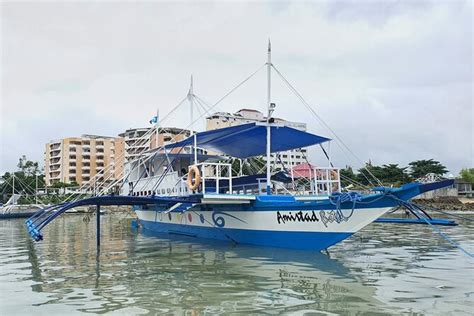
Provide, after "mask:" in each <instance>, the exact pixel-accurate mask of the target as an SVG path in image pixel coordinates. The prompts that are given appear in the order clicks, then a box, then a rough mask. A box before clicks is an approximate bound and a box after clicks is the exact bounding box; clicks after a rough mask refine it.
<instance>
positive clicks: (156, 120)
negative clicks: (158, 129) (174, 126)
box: [150, 116, 158, 124]
mask: <svg viewBox="0 0 474 316" xmlns="http://www.w3.org/2000/svg"><path fill="white" fill-rule="evenodd" d="M156 123H158V116H153V117H152V119H151V120H150V124H156Z"/></svg>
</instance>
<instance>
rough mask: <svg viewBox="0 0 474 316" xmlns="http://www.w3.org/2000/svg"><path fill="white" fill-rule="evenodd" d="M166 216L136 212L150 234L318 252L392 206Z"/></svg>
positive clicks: (219, 211)
mask: <svg viewBox="0 0 474 316" xmlns="http://www.w3.org/2000/svg"><path fill="white" fill-rule="evenodd" d="M204 209H205V210H201V208H197V209H191V210H189V211H186V212H184V213H183V212H169V213H165V212H162V211H160V210H159V209H155V210H153V209H142V208H136V210H135V211H136V213H137V215H138V218H139V220H140V224H141V226H142V227H143V228H144V229H146V230H148V231H151V232H157V233H168V234H179V235H185V236H191V237H197V238H204V239H217V240H226V241H229V242H232V243H238V244H250V245H257V246H264V247H278V248H291V249H300V250H313V251H319V250H323V249H327V248H328V247H330V246H332V245H334V244H336V243H338V242H340V241H342V240H344V239H346V238H349V237H350V236H352V235H353V234H354V233H355V232H357V231H359V230H360V229H362V228H363V227H365V226H366V225H368V224H370V223H371V222H373V221H374V220H375V219H377V218H378V217H380V216H381V215H383V214H384V213H385V212H386V211H388V210H389V208H385V207H384V208H364V209H354V210H341V211H339V212H338V211H336V210H305V211H299V210H284V211H280V210H266V211H251V210H246V211H226V210H225V209H224V210H223V209H221V208H218V209H216V210H212V209H211V210H209V208H204Z"/></svg>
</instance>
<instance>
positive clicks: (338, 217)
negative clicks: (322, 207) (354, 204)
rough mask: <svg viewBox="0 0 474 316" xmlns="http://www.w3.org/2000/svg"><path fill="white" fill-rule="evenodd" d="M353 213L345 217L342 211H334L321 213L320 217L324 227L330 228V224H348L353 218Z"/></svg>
mask: <svg viewBox="0 0 474 316" xmlns="http://www.w3.org/2000/svg"><path fill="white" fill-rule="evenodd" d="M352 213H353V212H351V213H350V214H349V215H344V213H343V212H342V211H341V210H337V211H335V210H332V211H319V217H321V222H323V224H324V226H326V227H328V223H334V222H336V223H338V224H339V223H341V222H347V221H348V220H349V218H351V216H352Z"/></svg>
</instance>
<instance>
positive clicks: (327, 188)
mask: <svg viewBox="0 0 474 316" xmlns="http://www.w3.org/2000/svg"><path fill="white" fill-rule="evenodd" d="M311 172H312V174H311V179H313V181H311V192H312V194H316V195H321V194H327V195H331V194H332V193H335V192H340V190H341V174H340V169H339V168H333V167H315V168H313V169H312V171H311Z"/></svg>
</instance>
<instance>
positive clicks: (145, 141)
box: [119, 127, 152, 162]
mask: <svg viewBox="0 0 474 316" xmlns="http://www.w3.org/2000/svg"><path fill="white" fill-rule="evenodd" d="M151 129H152V128H151V127H139V128H130V129H127V130H126V131H125V132H123V133H121V134H119V136H120V137H122V138H123V140H124V144H125V161H126V162H127V161H133V160H135V158H137V157H138V156H139V155H140V154H142V153H144V152H145V151H147V150H149V149H150V135H151V132H152V131H151Z"/></svg>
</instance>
